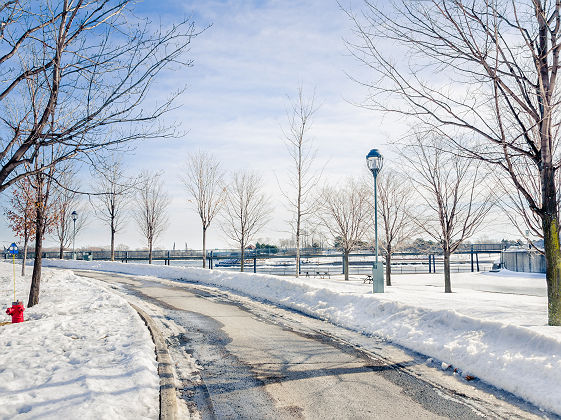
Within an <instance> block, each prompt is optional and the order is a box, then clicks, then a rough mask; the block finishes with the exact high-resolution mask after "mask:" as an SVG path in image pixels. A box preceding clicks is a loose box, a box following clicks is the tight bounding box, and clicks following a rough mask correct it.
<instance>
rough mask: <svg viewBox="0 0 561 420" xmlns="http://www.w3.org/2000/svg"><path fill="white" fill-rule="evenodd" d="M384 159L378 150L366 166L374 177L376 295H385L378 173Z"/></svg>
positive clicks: (371, 155)
mask: <svg viewBox="0 0 561 420" xmlns="http://www.w3.org/2000/svg"><path fill="white" fill-rule="evenodd" d="M383 163H384V158H383V157H382V155H381V154H380V152H378V149H372V150H371V151H370V152H368V154H367V155H366V165H367V166H368V169H370V171H371V172H372V175H373V176H374V237H375V242H376V262H375V263H374V265H373V266H372V285H373V291H374V293H384V265H383V263H378V183H377V177H378V173H379V172H380V171H381V170H382V166H383Z"/></svg>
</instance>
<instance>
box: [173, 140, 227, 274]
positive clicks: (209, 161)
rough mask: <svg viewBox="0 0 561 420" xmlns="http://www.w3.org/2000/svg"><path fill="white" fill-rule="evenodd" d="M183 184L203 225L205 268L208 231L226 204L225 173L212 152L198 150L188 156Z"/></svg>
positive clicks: (204, 265) (204, 263)
mask: <svg viewBox="0 0 561 420" xmlns="http://www.w3.org/2000/svg"><path fill="white" fill-rule="evenodd" d="M183 184H184V185H185V189H186V190H187V193H188V195H189V197H190V199H189V202H191V203H193V205H194V207H195V210H196V211H197V213H198V215H199V217H200V218H201V224H202V226H203V268H204V267H206V232H207V230H208V228H209V227H210V223H211V222H212V220H213V219H214V217H215V216H216V215H217V214H218V212H219V211H220V208H221V207H222V205H223V204H224V196H225V188H224V173H223V172H222V171H220V169H219V162H218V161H217V160H216V159H215V158H214V157H212V156H211V155H210V154H208V153H206V152H202V151H198V152H196V153H193V154H191V155H189V156H188V158H187V164H186V166H185V175H184V177H183Z"/></svg>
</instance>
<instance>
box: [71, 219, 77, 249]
mask: <svg viewBox="0 0 561 420" xmlns="http://www.w3.org/2000/svg"><path fill="white" fill-rule="evenodd" d="M71 216H72V220H73V221H74V237H73V238H72V259H73V260H75V259H76V219H77V218H78V213H76V211H73V212H72V213H71Z"/></svg>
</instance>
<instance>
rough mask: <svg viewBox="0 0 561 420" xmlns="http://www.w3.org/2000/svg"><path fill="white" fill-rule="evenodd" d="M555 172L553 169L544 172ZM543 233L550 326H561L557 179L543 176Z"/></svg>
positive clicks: (560, 266)
mask: <svg viewBox="0 0 561 420" xmlns="http://www.w3.org/2000/svg"><path fill="white" fill-rule="evenodd" d="M548 170H550V171H553V170H552V169H551V168H546V169H544V171H543V172H546V171H548ZM543 172H542V183H543V184H542V185H543V186H542V189H543V209H544V212H543V216H542V223H543V233H544V237H543V238H544V245H545V246H544V248H545V261H546V282H547V297H548V305H547V312H548V324H549V325H561V263H560V262H561V249H560V244H559V218H558V212H557V202H556V191H555V181H554V179H555V177H554V176H552V175H547V174H543Z"/></svg>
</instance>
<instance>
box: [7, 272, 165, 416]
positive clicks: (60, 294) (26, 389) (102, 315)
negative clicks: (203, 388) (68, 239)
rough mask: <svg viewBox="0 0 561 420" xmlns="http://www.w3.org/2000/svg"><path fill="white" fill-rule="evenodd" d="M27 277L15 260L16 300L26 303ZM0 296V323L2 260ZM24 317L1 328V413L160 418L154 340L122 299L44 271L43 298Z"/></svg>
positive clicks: (90, 284)
mask: <svg viewBox="0 0 561 420" xmlns="http://www.w3.org/2000/svg"><path fill="white" fill-rule="evenodd" d="M29 271H31V269H29ZM30 280H31V279H30V276H26V277H25V278H22V277H21V275H20V267H19V266H18V267H17V276H16V298H17V299H19V300H21V301H23V303H24V305H25V306H27V297H28V293H29V285H30ZM0 297H1V300H0V301H1V305H2V308H1V309H2V311H1V315H0V322H6V321H10V320H11V318H10V317H9V316H8V315H6V313H5V310H6V308H7V307H8V306H11V302H12V300H13V298H14V292H13V269H12V265H11V264H7V263H0ZM24 317H25V322H23V323H20V324H8V325H4V326H0V348H1V349H2V350H1V351H0V418H2V419H8V418H14V417H17V418H18V419H26V418H30V419H31V418H45V419H64V418H67V419H78V418H80V419H117V418H119V419H143V418H152V419H156V418H158V415H159V410H158V407H159V377H158V373H157V363H156V360H155V354H154V345H153V343H152V339H151V337H150V333H149V332H148V330H147V328H146V326H145V325H144V323H143V322H142V320H141V319H140V318H139V316H138V315H137V314H136V312H135V311H134V310H133V309H132V308H131V307H130V306H129V305H128V304H127V302H126V301H125V300H124V299H123V298H121V297H119V296H117V295H115V294H114V293H111V292H110V291H108V290H107V289H106V288H105V287H104V286H102V285H100V284H98V283H97V282H92V281H90V280H86V279H83V278H79V277H76V276H74V275H73V274H72V272H70V271H68V272H61V271H53V270H49V269H45V270H44V274H43V280H42V284H41V294H40V303H39V305H36V306H34V307H33V308H29V309H26V310H25V312H24Z"/></svg>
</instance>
